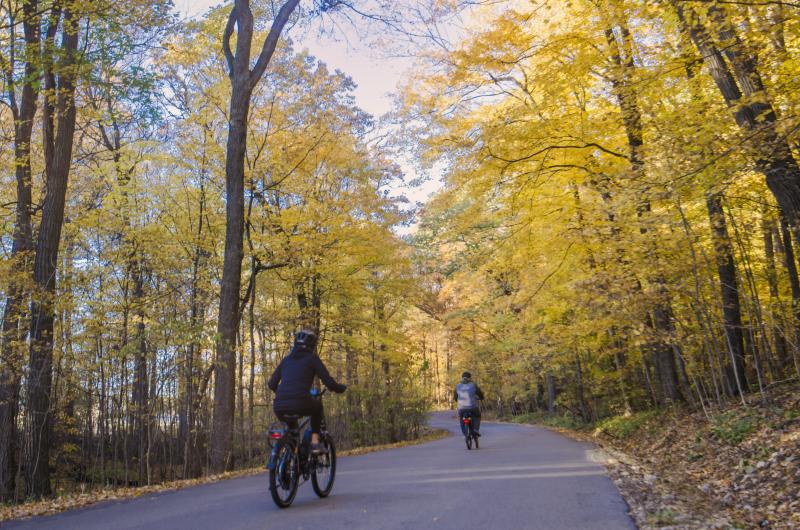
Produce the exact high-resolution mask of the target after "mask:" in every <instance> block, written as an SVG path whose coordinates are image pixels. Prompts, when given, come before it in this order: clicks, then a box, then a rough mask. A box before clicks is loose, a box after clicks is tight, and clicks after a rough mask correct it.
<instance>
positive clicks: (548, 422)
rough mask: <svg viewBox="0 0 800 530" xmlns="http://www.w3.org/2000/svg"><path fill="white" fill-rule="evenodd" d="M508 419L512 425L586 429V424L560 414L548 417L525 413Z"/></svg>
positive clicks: (541, 414) (539, 413) (538, 413)
mask: <svg viewBox="0 0 800 530" xmlns="http://www.w3.org/2000/svg"><path fill="white" fill-rule="evenodd" d="M509 419H510V421H511V422H512V423H535V424H537V425H545V426H547V427H556V428H559V429H571V430H575V431H577V430H583V429H586V428H587V424H586V423H583V422H582V421H580V420H577V419H575V418H574V417H572V416H568V415H560V414H557V415H553V416H549V415H547V413H544V412H527V413H525V414H517V415H516V416H512V417H511V418H509Z"/></svg>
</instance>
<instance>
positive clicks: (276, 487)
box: [267, 389, 336, 508]
mask: <svg viewBox="0 0 800 530" xmlns="http://www.w3.org/2000/svg"><path fill="white" fill-rule="evenodd" d="M324 393H325V391H324V390H323V391H322V392H319V391H318V390H316V389H312V390H311V395H312V396H313V397H314V398H315V399H322V395H323V394H324ZM284 418H286V424H285V426H284V424H283V422H281V423H279V424H276V425H273V426H272V427H271V428H270V430H269V440H270V444H271V445H272V453H271V454H270V457H269V464H268V465H267V467H268V468H269V491H270V493H271V494H272V500H273V501H275V504H277V505H278V506H279V507H281V508H288V507H289V506H291V505H292V502H293V501H294V498H295V496H296V495H297V488H298V487H299V486H300V479H301V478H302V481H303V482H305V481H307V480H308V479H309V478H311V486H312V487H313V488H314V493H316V494H317V496H319V497H320V498H323V497H327V496H328V495H330V493H331V490H332V489H333V481H334V479H335V478H336V447H335V446H334V444H333V438H332V437H331V435H330V433H328V430H327V427H326V426H325V418H324V417H323V419H322V429H321V432H320V444H321V445H322V446H323V448H324V451H323V452H321V453H320V454H318V455H317V454H313V453H312V452H311V429H310V427H309V428H308V429H306V430H305V431H303V429H305V428H306V427H307V426H308V424H309V421H310V419H309V418H306V419H305V421H303V423H301V424H299V425H298V423H297V422H298V421H299V420H300V416H290V415H286V416H284ZM301 432H303V435H302V437H301V434H300V433H301Z"/></svg>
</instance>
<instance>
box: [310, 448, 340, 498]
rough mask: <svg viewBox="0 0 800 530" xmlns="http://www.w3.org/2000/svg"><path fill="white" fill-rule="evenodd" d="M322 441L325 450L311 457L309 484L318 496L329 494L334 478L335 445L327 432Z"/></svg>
mask: <svg viewBox="0 0 800 530" xmlns="http://www.w3.org/2000/svg"><path fill="white" fill-rule="evenodd" d="M322 443H323V444H324V446H325V449H326V450H327V451H326V452H325V453H322V454H319V455H317V456H314V457H312V460H311V466H312V471H311V486H312V487H313V488H314V493H316V494H317V496H318V497H320V498H323V497H327V496H328V495H330V494H331V490H333V481H334V480H336V446H335V445H334V444H333V439H332V438H331V437H330V436H329V435H327V434H326V435H325V438H324V440H323V442H322Z"/></svg>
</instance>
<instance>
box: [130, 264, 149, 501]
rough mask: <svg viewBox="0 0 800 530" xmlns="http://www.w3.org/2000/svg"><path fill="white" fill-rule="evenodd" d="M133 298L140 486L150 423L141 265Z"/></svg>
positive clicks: (136, 272) (136, 269)
mask: <svg viewBox="0 0 800 530" xmlns="http://www.w3.org/2000/svg"><path fill="white" fill-rule="evenodd" d="M132 276H133V277H132V279H133V298H134V300H135V303H136V304H137V305H136V314H137V317H138V319H137V322H136V347H137V351H136V361H135V366H134V376H133V423H134V439H135V440H136V448H137V449H136V457H137V462H138V466H139V468H138V470H139V485H140V486H141V485H144V484H145V480H144V477H146V476H147V467H146V462H147V424H148V422H149V419H148V418H149V416H150V414H149V406H150V405H149V403H148V396H149V388H148V387H149V384H148V381H149V378H148V376H147V341H146V338H145V325H144V318H145V317H144V306H143V305H142V299H143V298H144V277H143V274H142V270H141V264H140V263H134V266H133V275H132Z"/></svg>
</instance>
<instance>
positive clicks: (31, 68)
mask: <svg viewBox="0 0 800 530" xmlns="http://www.w3.org/2000/svg"><path fill="white" fill-rule="evenodd" d="M4 8H5V4H4ZM39 9H40V8H39V4H38V2H37V0H26V1H24V2H23V3H22V20H21V22H22V32H23V38H24V41H23V42H24V45H23V47H22V57H21V62H22V63H23V64H24V66H23V69H22V75H21V77H20V78H19V79H17V78H16V76H17V72H16V69H17V65H16V63H17V60H18V58H17V57H15V55H14V50H15V49H16V48H15V44H13V43H11V44H10V47H9V50H10V52H11V53H10V54H9V56H8V57H4V58H3V59H2V63H3V64H4V73H5V83H6V88H7V96H8V105H9V107H10V108H11V113H12V117H13V119H14V158H15V169H14V173H15V180H16V183H17V195H16V207H15V212H16V218H15V222H14V234H13V243H12V247H11V256H12V261H13V262H14V270H15V271H16V274H15V276H13V277H12V279H11V281H10V284H9V285H8V286H7V287H8V291H7V292H8V295H7V297H6V301H5V305H4V307H3V316H2V331H0V360H2V366H0V502H3V501H6V500H9V499H11V498H13V497H14V490H15V481H14V479H15V476H16V473H17V472H16V458H17V451H18V445H17V412H18V408H19V395H20V381H21V378H22V366H23V354H22V352H23V348H24V343H25V337H26V335H27V333H26V332H25V331H24V324H25V323H24V322H23V319H22V316H23V313H24V309H25V308H24V306H25V302H26V300H27V298H28V293H29V292H30V280H29V275H30V269H31V255H30V254H31V251H33V229H32V221H31V212H32V204H31V202H32V175H33V173H32V170H31V143H32V140H33V126H34V118H35V115H36V107H37V104H36V103H37V101H36V100H37V99H38V97H39V86H40V79H41V76H40V73H41V68H40V61H39V46H40V33H41V31H40V24H41V15H40V13H39ZM6 14H7V15H8V17H9V27H10V28H11V39H12V40H14V39H15V38H16V24H14V23H13V21H14V8H13V7H12V4H11V3H9V4H8V8H7V13H6ZM17 22H18V21H17ZM19 86H21V90H20V89H19V88H18V87H19ZM18 91H19V92H20V94H19V96H18V94H17V92H18ZM18 97H19V99H18Z"/></svg>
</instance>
